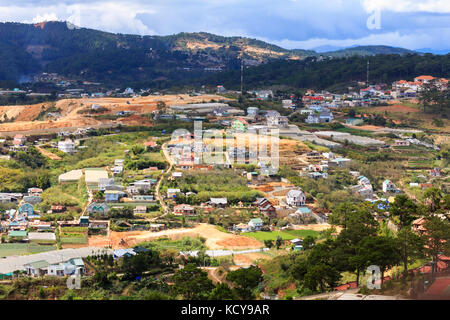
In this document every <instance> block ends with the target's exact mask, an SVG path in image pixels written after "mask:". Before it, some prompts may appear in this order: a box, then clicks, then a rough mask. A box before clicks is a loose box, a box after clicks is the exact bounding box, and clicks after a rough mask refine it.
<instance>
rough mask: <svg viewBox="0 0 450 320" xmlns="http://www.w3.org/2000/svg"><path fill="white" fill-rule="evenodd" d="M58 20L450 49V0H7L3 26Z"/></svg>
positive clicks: (164, 31)
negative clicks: (7, 23)
mask: <svg viewBox="0 0 450 320" xmlns="http://www.w3.org/2000/svg"><path fill="white" fill-rule="evenodd" d="M52 20H64V21H70V22H72V23H74V24H76V25H79V26H82V27H87V28H94V29H100V30H104V31H110V32H116V33H118V32H120V33H132V34H140V35H168V34H174V33H178V32H183V31H184V32H197V31H206V32H211V33H215V34H220V35H225V36H247V37H252V38H257V39H261V40H265V41H268V42H271V43H275V44H278V45H280V46H282V47H285V48H290V49H292V48H300V49H310V48H316V47H323V46H327V47H348V46H353V45H369V44H370V45H389V46H397V47H404V48H408V49H422V48H431V49H433V50H434V51H438V50H447V49H450V41H449V40H450V1H449V0H275V1H274V0H126V1H119V0H14V1H10V0H0V21H2V22H7V21H15V22H26V23H32V22H41V21H52Z"/></svg>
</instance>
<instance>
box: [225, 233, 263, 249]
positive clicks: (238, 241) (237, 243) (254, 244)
mask: <svg viewBox="0 0 450 320" xmlns="http://www.w3.org/2000/svg"><path fill="white" fill-rule="evenodd" d="M216 244H217V245H219V246H224V247H226V248H234V249H239V248H242V249H243V248H260V247H261V242H259V241H258V240H256V239H252V238H247V237H241V236H235V237H231V238H228V239H224V240H221V241H217V242H216Z"/></svg>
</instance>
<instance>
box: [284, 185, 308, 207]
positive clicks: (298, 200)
mask: <svg viewBox="0 0 450 320" xmlns="http://www.w3.org/2000/svg"><path fill="white" fill-rule="evenodd" d="M286 203H287V204H288V205H289V206H292V207H299V206H304V205H305V203H306V196H305V193H304V192H303V191H302V190H301V189H300V188H298V189H293V190H291V191H289V192H288V193H287V195H286Z"/></svg>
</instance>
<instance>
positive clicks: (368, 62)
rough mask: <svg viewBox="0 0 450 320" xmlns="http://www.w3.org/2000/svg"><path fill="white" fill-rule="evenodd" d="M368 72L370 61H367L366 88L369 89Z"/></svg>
mask: <svg viewBox="0 0 450 320" xmlns="http://www.w3.org/2000/svg"><path fill="white" fill-rule="evenodd" d="M369 70H370V61H369V60H367V87H369Z"/></svg>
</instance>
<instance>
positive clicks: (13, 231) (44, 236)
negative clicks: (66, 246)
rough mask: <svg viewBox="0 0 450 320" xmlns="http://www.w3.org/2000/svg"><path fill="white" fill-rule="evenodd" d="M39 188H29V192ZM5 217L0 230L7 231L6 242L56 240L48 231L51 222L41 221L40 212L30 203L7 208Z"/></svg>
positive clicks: (50, 227) (50, 228) (36, 190)
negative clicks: (15, 207)
mask: <svg viewBox="0 0 450 320" xmlns="http://www.w3.org/2000/svg"><path fill="white" fill-rule="evenodd" d="M39 190H40V189H38V188H31V189H30V192H38V191H39ZM40 191H42V190H40ZM24 198H25V197H24ZM5 218H6V219H5V220H3V221H2V222H1V224H0V231H1V232H4V233H7V240H8V242H28V241H31V242H32V241H47V242H48V241H50V242H55V241H56V237H55V234H54V233H51V232H50V231H51V230H52V229H53V228H52V225H51V223H50V222H44V221H41V220H40V218H41V216H40V214H39V213H38V212H36V211H35V210H34V207H33V205H32V204H31V203H28V202H22V204H21V205H20V206H19V207H18V208H17V209H9V210H7V211H6V212H5ZM28 230H30V231H31V232H28Z"/></svg>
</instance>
